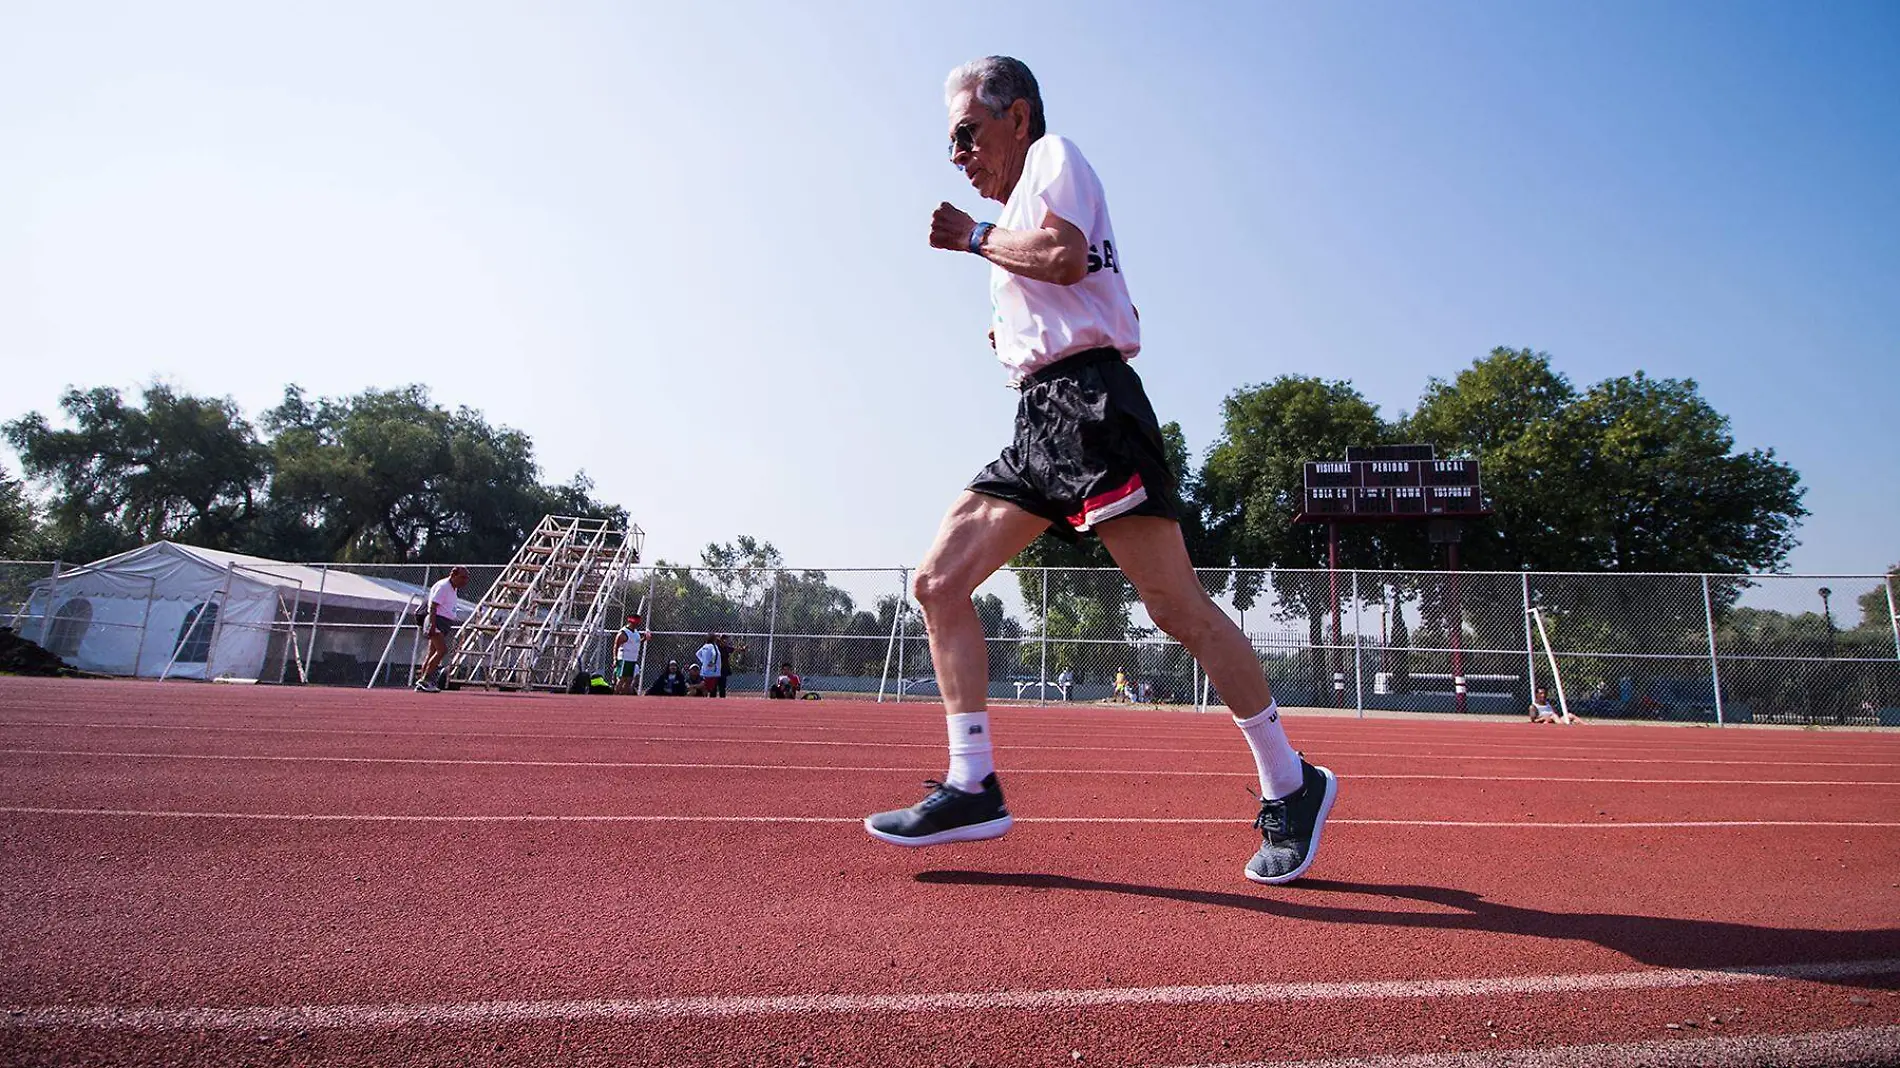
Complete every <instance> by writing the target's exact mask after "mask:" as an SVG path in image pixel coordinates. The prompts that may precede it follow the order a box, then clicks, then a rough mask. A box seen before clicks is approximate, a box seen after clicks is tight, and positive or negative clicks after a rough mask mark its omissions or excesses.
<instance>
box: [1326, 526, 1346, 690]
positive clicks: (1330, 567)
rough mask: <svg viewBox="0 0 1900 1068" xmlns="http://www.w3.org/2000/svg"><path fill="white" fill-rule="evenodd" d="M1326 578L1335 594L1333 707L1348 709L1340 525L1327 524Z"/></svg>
mask: <svg viewBox="0 0 1900 1068" xmlns="http://www.w3.org/2000/svg"><path fill="white" fill-rule="evenodd" d="M1326 577H1327V579H1328V581H1329V583H1330V585H1331V586H1332V594H1333V655H1332V658H1331V659H1332V662H1333V707H1334V708H1344V707H1346V666H1345V665H1344V664H1342V663H1340V660H1339V524H1338V523H1328V524H1326Z"/></svg>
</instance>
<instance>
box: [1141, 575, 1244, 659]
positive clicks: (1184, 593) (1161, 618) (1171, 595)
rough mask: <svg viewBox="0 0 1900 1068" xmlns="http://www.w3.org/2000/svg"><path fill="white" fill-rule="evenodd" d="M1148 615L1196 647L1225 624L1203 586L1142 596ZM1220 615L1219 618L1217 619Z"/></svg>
mask: <svg viewBox="0 0 1900 1068" xmlns="http://www.w3.org/2000/svg"><path fill="white" fill-rule="evenodd" d="M1142 604H1143V606H1145V607H1146V608H1147V609H1148V618H1150V619H1152V620H1154V624H1155V626H1157V627H1160V628H1161V629H1162V630H1163V631H1165V632H1167V634H1168V636H1169V637H1171V638H1173V639H1175V640H1176V641H1178V642H1180V643H1181V644H1183V645H1186V646H1189V647H1193V646H1195V645H1197V644H1198V643H1199V642H1200V640H1201V639H1203V638H1206V637H1208V636H1209V635H1211V634H1213V633H1214V631H1215V630H1216V628H1218V627H1219V626H1220V625H1221V624H1222V623H1226V622H1227V621H1228V620H1227V617H1226V616H1223V615H1221V614H1220V610H1219V609H1218V608H1215V607H1214V602H1212V601H1210V600H1208V599H1207V595H1206V594H1205V593H1203V592H1202V591H1201V590H1200V589H1198V588H1196V589H1192V590H1166V591H1162V592H1159V593H1155V592H1150V593H1148V594H1147V595H1145V596H1143V597H1142ZM1216 617H1218V618H1216Z"/></svg>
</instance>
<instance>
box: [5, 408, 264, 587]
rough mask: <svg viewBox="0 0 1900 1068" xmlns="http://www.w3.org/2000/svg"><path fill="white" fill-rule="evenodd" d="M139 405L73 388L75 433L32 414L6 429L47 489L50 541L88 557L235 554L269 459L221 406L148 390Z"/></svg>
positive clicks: (234, 413) (237, 416) (245, 426)
mask: <svg viewBox="0 0 1900 1068" xmlns="http://www.w3.org/2000/svg"><path fill="white" fill-rule="evenodd" d="M141 400H142V402H143V403H142V404H127V403H126V401H125V398H124V397H123V396H122V395H121V394H120V393H119V391H118V390H116V389H111V388H105V387H101V388H97V389H91V390H86V391H84V392H82V391H80V390H77V389H71V390H68V391H67V392H66V394H65V395H64V396H63V397H61V398H60V402H59V403H60V408H61V409H62V410H63V411H64V412H65V414H66V417H67V419H68V421H69V422H70V423H71V424H72V426H71V427H70V428H68V429H60V428H55V427H54V426H53V425H52V424H51V423H50V422H49V421H48V420H47V419H46V417H45V416H43V415H41V414H40V413H38V412H34V413H32V414H30V415H27V416H24V417H22V418H20V419H16V420H14V421H13V422H10V423H8V424H6V425H5V427H4V431H5V434H6V437H7V440H8V441H9V442H10V443H12V445H13V447H14V448H15V449H17V450H18V451H19V453H20V461H21V465H22V467H23V468H24V470H25V472H26V475H27V477H28V478H30V479H32V480H34V481H35V482H39V483H41V484H43V485H45V486H47V487H48V488H49V490H50V493H51V500H50V502H49V508H48V518H49V520H50V527H51V529H50V531H49V532H48V534H49V540H50V541H51V543H52V547H53V548H54V550H55V551H56V552H58V553H59V554H60V555H62V556H65V557H67V558H85V559H89V558H92V557H94V556H100V555H106V554H107V553H111V552H116V551H120V550H123V549H127V548H131V547H133V546H136V545H138V544H141V543H143V542H149V541H160V540H166V539H170V540H175V541H181V542H187V543H189V544H193V545H202V546H205V547H207V548H214V549H233V548H237V547H238V546H239V545H240V544H241V543H242V542H243V541H244V539H245V537H246V536H247V533H248V528H249V526H250V524H251V523H252V522H253V521H254V520H255V518H256V516H257V513H258V507H259V501H260V498H261V495H262V491H263V489H264V485H265V481H266V478H267V476H268V473H269V454H268V453H267V452H266V450H265V449H264V448H263V446H262V445H260V444H259V442H258V440H257V435H256V432H255V431H254V430H253V429H252V427H251V424H250V423H249V422H247V421H246V420H245V419H244V417H243V415H242V414H241V413H240V412H239V411H238V408H237V405H236V404H235V403H234V402H232V401H231V400H230V399H228V398H223V399H214V398H206V397H194V396H190V395H188V394H180V393H177V392H174V391H173V390H172V388H171V387H169V386H164V385H153V386H148V387H146V389H145V390H144V392H143V395H142V397H141Z"/></svg>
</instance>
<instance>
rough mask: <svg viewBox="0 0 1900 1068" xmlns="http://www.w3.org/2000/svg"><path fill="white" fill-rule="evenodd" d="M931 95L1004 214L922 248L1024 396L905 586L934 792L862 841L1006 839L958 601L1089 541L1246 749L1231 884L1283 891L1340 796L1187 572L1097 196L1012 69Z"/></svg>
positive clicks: (1248, 650)
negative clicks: (928, 666)
mask: <svg viewBox="0 0 1900 1068" xmlns="http://www.w3.org/2000/svg"><path fill="white" fill-rule="evenodd" d="M944 96H945V102H946V103H947V104H948V105H949V109H950V162H951V163H953V164H955V165H956V166H957V167H958V168H959V169H961V170H962V171H963V173H964V175H965V177H967V178H968V179H969V181H970V184H971V185H972V186H974V187H975V188H976V191H977V193H978V194H979V195H980V196H982V197H983V198H984V199H987V200H994V201H996V202H997V203H999V204H1002V205H1003V211H1002V214H1001V215H1000V216H999V217H998V220H997V222H996V223H995V224H993V225H992V224H991V223H987V222H977V221H975V220H974V219H972V218H971V217H970V216H969V215H966V214H964V213H963V212H962V211H960V210H958V209H957V208H955V207H952V206H951V205H950V204H948V203H945V204H943V205H941V206H939V207H938V208H937V211H936V214H935V216H934V217H933V218H932V219H931V223H930V244H931V245H932V246H933V247H935V248H941V249H949V250H952V251H957V252H967V253H970V254H971V255H975V256H979V257H982V258H983V259H985V260H988V261H989V262H990V265H991V266H990V299H991V302H992V304H993V305H994V308H995V316H994V319H993V323H992V330H993V332H992V338H993V341H994V344H995V347H996V355H997V358H998V359H1000V360H1002V362H1003V365H1004V366H1005V367H1006V368H1008V369H1009V372H1010V378H1011V380H1012V382H1013V384H1014V385H1015V386H1016V387H1017V388H1018V389H1020V390H1021V391H1022V396H1021V399H1020V401H1019V402H1018V404H1017V408H1016V428H1015V440H1014V441H1013V442H1012V443H1011V444H1010V445H1009V447H1007V448H1005V449H1004V450H1003V453H1002V456H1001V457H999V458H998V459H997V460H996V462H995V463H992V464H990V465H989V466H988V467H986V468H984V469H983V470H982V472H980V473H979V474H978V475H977V476H976V478H975V480H973V481H972V482H971V483H970V485H969V487H968V488H967V489H966V490H965V491H964V492H963V494H962V495H961V496H959V497H958V498H957V500H956V502H955V503H954V504H952V505H951V507H950V512H949V514H948V515H946V516H945V517H944V520H943V525H942V526H941V527H940V528H939V529H938V531H937V539H936V542H935V544H933V545H932V546H931V548H930V552H929V554H928V555H926V557H925V558H924V562H923V564H922V565H921V566H920V567H919V568H918V570H917V578H916V583H915V592H916V595H917V601H918V603H919V604H920V605H922V607H923V610H924V619H925V622H926V623H927V625H928V629H929V632H930V655H931V660H932V663H933V664H934V665H935V667H936V670H937V679H938V682H939V683H940V684H941V686H942V688H943V703H944V712H945V714H946V716H947V720H948V728H949V735H950V770H949V773H948V774H947V775H945V776H944V781H943V782H942V783H935V782H932V783H930V784H928V785H930V786H931V787H932V789H931V791H930V793H929V795H928V796H926V797H925V798H924V799H923V801H921V802H919V803H918V804H916V805H914V806H912V807H910V808H907V809H897V810H895V811H891V812H881V813H878V814H877V815H874V816H871V817H869V818H868V819H866V820H865V821H864V826H865V830H867V831H868V832H870V834H871V835H872V837H874V838H878V839H880V840H882V841H885V842H890V843H892V844H894V845H903V846H927V845H937V844H939V843H943V842H969V841H978V840H981V839H986V838H995V837H998V836H1000V835H1002V834H1003V833H1004V832H1006V831H1008V830H1009V828H1010V824H1011V822H1012V817H1011V816H1010V814H1009V810H1008V809H1007V808H1006V807H1004V804H1003V791H1002V787H1001V785H1000V784H999V783H998V782H997V778H996V772H995V764H994V759H993V756H992V751H991V735H990V723H989V713H988V712H987V711H986V704H987V698H988V691H989V685H988V683H989V659H988V656H987V651H986V649H985V646H984V641H983V628H982V624H981V622H980V621H979V620H978V618H977V614H976V609H975V607H974V606H973V605H972V603H971V595H972V594H973V593H974V592H975V591H976V588H977V586H978V585H980V584H981V583H982V582H983V580H985V579H986V578H988V577H989V576H990V575H991V574H993V573H994V572H995V571H996V570H997V568H999V567H1001V566H1003V564H1005V563H1006V562H1008V561H1009V559H1010V558H1011V557H1013V556H1015V555H1016V554H1017V553H1018V552H1021V551H1022V550H1023V549H1024V548H1025V547H1027V546H1028V545H1029V543H1030V542H1031V541H1033V540H1035V538H1036V536H1037V535H1038V534H1040V533H1042V532H1043V531H1044V530H1045V529H1052V530H1053V531H1054V532H1055V533H1056V534H1058V535H1059V536H1062V537H1066V538H1074V537H1076V536H1077V535H1079V534H1085V533H1092V534H1094V535H1095V536H1097V537H1099V538H1100V539H1101V540H1102V543H1103V544H1104V545H1105V546H1107V548H1108V551H1109V553H1110V555H1112V556H1113V557H1114V558H1115V563H1116V565H1117V566H1118V567H1120V568H1121V570H1122V573H1123V574H1125V575H1127V576H1128V579H1129V581H1130V582H1132V583H1134V586H1135V589H1136V591H1137V592H1138V593H1140V595H1141V600H1142V603H1143V604H1145V605H1146V606H1147V608H1148V614H1149V616H1150V617H1152V618H1153V619H1154V621H1155V623H1156V625H1158V626H1159V627H1161V629H1162V630H1165V631H1167V632H1168V633H1169V634H1170V635H1172V636H1174V638H1175V639H1177V640H1178V641H1180V642H1181V644H1182V645H1184V646H1186V647H1187V649H1188V651H1189V652H1191V653H1192V654H1193V655H1194V657H1195V658H1196V659H1197V660H1199V661H1200V662H1201V664H1202V665H1203V666H1204V667H1205V668H1206V670H1207V673H1208V675H1209V676H1210V677H1211V678H1212V679H1213V681H1214V685H1215V686H1216V687H1218V688H1219V690H1220V693H1221V696H1222V697H1223V698H1224V699H1225V700H1226V701H1227V706H1228V709H1229V711H1231V712H1232V713H1233V714H1234V718H1235V722H1236V724H1238V726H1239V727H1240V730H1241V733H1242V734H1243V735H1244V736H1245V737H1246V739H1247V743H1248V745H1249V746H1250V747H1251V748H1252V750H1253V755H1254V763H1255V765H1256V767H1257V769H1258V771H1259V774H1260V796H1261V798H1262V800H1261V802H1260V811H1259V816H1258V818H1257V819H1256V820H1255V821H1254V826H1255V827H1257V828H1258V829H1259V830H1260V832H1261V837H1262V843H1261V845H1260V848H1259V850H1258V851H1257V852H1256V853H1255V854H1254V856H1253V859H1252V860H1250V861H1248V863H1247V866H1246V876H1247V878H1249V879H1251V880H1253V881H1255V882H1260V883H1284V882H1290V881H1292V880H1294V879H1297V878H1299V877H1300V875H1302V874H1303V873H1305V871H1306V869H1307V868H1308V867H1310V866H1311V865H1312V863H1313V858H1314V856H1315V855H1316V853H1317V852H1318V849H1319V840H1320V831H1321V829H1322V828H1323V827H1324V825H1325V822H1326V815H1327V813H1328V812H1329V811H1330V810H1331V808H1332V804H1333V798H1334V796H1335V795H1336V794H1337V792H1338V781H1337V780H1336V779H1335V778H1334V776H1333V773H1332V772H1331V771H1328V770H1327V769H1325V768H1322V767H1316V766H1314V765H1312V764H1309V763H1307V762H1306V761H1305V760H1303V759H1302V758H1301V757H1300V755H1299V754H1298V753H1296V752H1294V750H1293V747H1292V746H1291V745H1290V744H1289V743H1288V741H1287V737H1286V732H1285V731H1284V730H1283V729H1282V727H1281V726H1280V711H1279V708H1278V706H1277V705H1275V704H1274V701H1273V695H1272V693H1271V692H1270V691H1269V690H1268V687H1267V682H1266V679H1265V678H1264V677H1263V676H1262V674H1261V671H1260V661H1259V660H1258V658H1256V656H1255V655H1254V650H1253V645H1252V644H1251V643H1250V642H1249V641H1248V640H1247V638H1246V636H1244V635H1243V634H1241V632H1240V629H1239V628H1238V627H1236V626H1235V625H1234V624H1233V621H1231V620H1229V619H1228V618H1227V616H1226V615H1225V614H1224V613H1222V612H1221V610H1220V609H1219V608H1218V607H1216V606H1215V604H1214V602H1213V601H1212V600H1210V599H1209V598H1208V596H1207V592H1206V590H1204V589H1203V588H1202V587H1201V583H1200V580H1199V579H1198V578H1197V577H1196V576H1195V574H1194V568H1193V565H1192V564H1190V563H1189V561H1188V555H1187V546H1186V544H1185V543H1184V542H1183V541H1182V538H1181V526H1180V522H1179V518H1178V516H1179V512H1178V510H1177V508H1178V505H1177V503H1176V499H1175V486H1174V478H1173V475H1172V473H1171V472H1170V471H1169V470H1168V465H1167V459H1166V455H1167V454H1166V451H1165V449H1164V448H1163V444H1162V437H1161V429H1160V425H1159V423H1158V422H1157V420H1156V419H1155V414H1154V409H1153V408H1152V407H1151V406H1150V405H1149V403H1148V398H1147V395H1146V393H1145V392H1144V391H1143V390H1142V385H1141V379H1140V378H1138V377H1137V376H1136V374H1135V372H1134V371H1133V370H1132V369H1131V368H1130V367H1129V366H1128V361H1129V360H1131V359H1133V358H1134V356H1135V354H1136V353H1138V352H1140V351H1141V326H1140V323H1139V322H1138V321H1137V318H1136V315H1135V308H1134V305H1133V304H1132V303H1131V302H1130V300H1129V297H1128V286H1127V284H1126V282H1125V281H1124V279H1123V277H1122V253H1121V250H1120V248H1118V247H1117V246H1116V243H1115V233H1114V230H1113V229H1112V228H1111V227H1110V225H1109V220H1108V201H1107V198H1106V197H1105V196H1104V194H1103V191H1102V184H1101V181H1100V180H1099V179H1097V178H1096V176H1095V171H1094V170H1093V169H1092V168H1091V167H1090V166H1089V164H1088V161H1087V160H1086V159H1084V158H1083V157H1082V153H1081V151H1080V150H1078V149H1077V148H1076V147H1075V145H1074V144H1072V143H1070V142H1069V141H1068V140H1066V139H1064V138H1061V137H1057V136H1054V135H1052V134H1049V133H1048V132H1047V128H1046V126H1045V123H1044V119H1043V108H1042V94H1041V90H1040V89H1039V88H1038V87H1037V85H1036V78H1035V75H1033V74H1031V73H1030V71H1029V68H1028V67H1027V66H1025V65H1024V64H1023V63H1022V62H1020V61H1019V60H1015V59H1011V58H1008V57H1006V56H990V57H988V58H987V59H979V60H975V61H973V62H971V63H967V64H965V65H964V66H961V67H959V68H957V69H956V70H954V71H952V72H951V73H950V78H949V81H948V83H947V84H946V85H945V87H944Z"/></svg>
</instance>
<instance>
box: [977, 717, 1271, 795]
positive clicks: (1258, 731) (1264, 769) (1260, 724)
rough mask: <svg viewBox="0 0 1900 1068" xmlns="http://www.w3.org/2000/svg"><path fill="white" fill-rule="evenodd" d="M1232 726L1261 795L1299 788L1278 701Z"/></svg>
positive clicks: (1235, 721) (1238, 720) (1235, 718)
mask: <svg viewBox="0 0 1900 1068" xmlns="http://www.w3.org/2000/svg"><path fill="white" fill-rule="evenodd" d="M953 718H954V717H953ZM1234 726H1236V727H1239V728H1240V733H1242V734H1244V735H1246V736H1247V745H1248V747H1249V748H1251V749H1252V750H1253V762H1254V766H1255V767H1257V768H1259V769H1260V796H1261V797H1285V796H1287V795H1288V794H1291V793H1293V792H1294V791H1296V790H1298V789H1299V788H1300V783H1301V781H1302V780H1301V777H1300V754H1298V753H1296V752H1294V751H1293V744H1292V743H1291V742H1288V741H1287V740H1286V730H1285V728H1283V727H1281V726H1280V705H1279V702H1277V701H1275V702H1270V703H1269V704H1268V705H1267V709H1266V711H1264V712H1262V713H1260V714H1259V715H1257V716H1255V717H1254V718H1252V719H1241V718H1240V717H1238V716H1236V717H1234Z"/></svg>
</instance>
